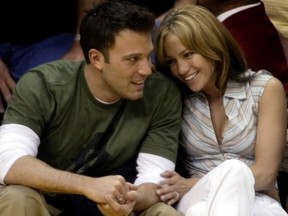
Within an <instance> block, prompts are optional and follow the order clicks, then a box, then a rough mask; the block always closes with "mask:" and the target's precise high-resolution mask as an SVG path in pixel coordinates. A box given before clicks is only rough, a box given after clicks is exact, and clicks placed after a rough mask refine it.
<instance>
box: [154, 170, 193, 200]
mask: <svg viewBox="0 0 288 216" xmlns="http://www.w3.org/2000/svg"><path fill="white" fill-rule="evenodd" d="M161 176H162V177H163V178H165V180H163V181H161V182H160V188H159V189H157V191H156V193H157V195H158V196H159V197H160V199H161V201H163V202H165V203H167V204H168V205H173V204H174V203H176V202H177V201H178V200H179V199H180V198H182V197H183V196H184V194H185V193H186V192H187V191H189V190H190V189H191V188H192V187H193V185H194V184H196V182H197V181H198V180H199V179H196V178H190V179H186V178H183V177H182V176H180V175H179V174H178V173H177V172H175V171H165V172H163V173H162V174H161Z"/></svg>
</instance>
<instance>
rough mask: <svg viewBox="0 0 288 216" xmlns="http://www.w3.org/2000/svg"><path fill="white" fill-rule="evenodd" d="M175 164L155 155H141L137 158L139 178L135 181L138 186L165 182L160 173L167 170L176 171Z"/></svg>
mask: <svg viewBox="0 0 288 216" xmlns="http://www.w3.org/2000/svg"><path fill="white" fill-rule="evenodd" d="M174 169H175V163H173V162H172V161H170V160H168V159H166V158H164V157H161V156H158V155H154V154H148V153H139V155H138V158H137V171H138V174H137V178H136V180H135V182H134V183H135V184H136V185H140V184H142V183H148V182H150V183H155V184H158V183H159V181H161V180H163V178H162V177H161V176H160V173H162V172H164V171H166V170H174Z"/></svg>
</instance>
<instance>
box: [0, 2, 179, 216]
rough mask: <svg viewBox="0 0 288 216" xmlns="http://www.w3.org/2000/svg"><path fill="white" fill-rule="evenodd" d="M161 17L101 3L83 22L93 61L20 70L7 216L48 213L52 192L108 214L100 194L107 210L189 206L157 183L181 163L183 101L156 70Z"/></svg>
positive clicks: (61, 204)
mask: <svg viewBox="0 0 288 216" xmlns="http://www.w3.org/2000/svg"><path fill="white" fill-rule="evenodd" d="M153 26H154V16H153V14H152V13H150V12H148V11H147V10H145V9H144V8H141V7H139V6H136V5H133V4H131V3H128V2H122V3H120V2H105V3H102V4H99V5H98V6H96V7H95V8H94V9H92V10H90V11H89V12H88V13H87V15H86V16H85V17H84V18H83V20H82V23H81V26H80V35H81V40H80V44H81V47H82V50H83V54H84V57H85V61H86V62H68V61H63V60H59V61H56V62H52V63H49V64H45V65H42V66H39V67H37V68H34V69H32V70H30V71H29V72H27V73H26V74H25V75H24V76H23V77H22V78H21V79H20V80H19V82H18V83H17V86H16V89H15V90H14V91H13V96H12V99H11V102H10V104H9V106H8V108H7V111H6V113H5V116H4V120H3V125H2V126H1V128H0V167H1V169H0V180H1V183H2V185H0V215H1V216H3V215H29V216H33V215H37V216H39V215H41V216H42V215H49V214H51V211H50V212H49V211H48V210H47V208H46V203H45V200H46V201H47V202H48V204H50V205H52V206H53V207H56V210H59V209H60V210H61V211H63V212H62V214H64V215H100V213H99V212H97V209H96V203H97V204H98V206H99V207H100V209H101V211H102V213H103V214H104V215H111V214H112V213H111V212H114V213H115V212H116V215H120V216H121V215H128V214H130V213H131V212H132V211H137V212H142V215H171V216H172V215H173V216H174V215H176V216H177V215H181V214H180V213H179V212H177V211H175V209H173V208H172V207H171V206H169V205H166V204H164V203H161V202H160V199H159V198H158V197H157V195H156V193H155V191H156V188H157V182H158V181H159V180H160V173H161V172H163V171H164V170H173V169H174V168H175V160H176V155H177V149H178V134H179V131H180V123H181V108H182V107H181V98H180V94H179V91H178V90H177V88H176V86H175V85H174V84H173V83H172V82H171V81H169V80H168V79H167V78H166V77H164V76H163V75H161V74H160V73H158V72H152V70H151V67H152V65H151V61H150V54H151V52H152V49H153V44H152V40H151V35H150V33H151V31H152V28H153ZM136 159H137V160H136ZM135 162H137V173H138V174H137V179H136V181H135V185H132V184H130V183H128V180H130V181H133V179H134V178H135V176H134V175H133V173H134V172H133V171H134V170H135V167H134V163H135ZM125 178H126V179H127V181H126V180H125ZM38 191H40V192H38ZM42 192H44V193H42ZM47 192H49V193H47ZM42 194H44V197H45V200H44V199H43V198H42ZM65 194H66V195H65ZM176 197H177V193H175V198H176ZM54 210H55V209H54Z"/></svg>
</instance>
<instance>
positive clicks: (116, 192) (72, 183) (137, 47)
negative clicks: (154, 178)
mask: <svg viewBox="0 0 288 216" xmlns="http://www.w3.org/2000/svg"><path fill="white" fill-rule="evenodd" d="M152 49H153V44H152V40H151V37H150V34H149V33H137V32H132V31H128V30H124V31H122V32H120V33H119V34H118V35H117V36H116V37H115V45H114V46H113V47H112V48H111V49H109V52H108V53H109V59H110V61H109V63H107V62H105V61H104V56H103V54H102V53H101V52H99V51H98V50H95V49H92V50H90V52H89V57H90V60H91V63H90V64H88V65H86V66H85V68H84V73H85V78H86V80H87V83H88V86H89V89H90V91H91V92H92V94H93V95H94V96H95V97H97V98H99V99H100V100H103V101H105V102H111V101H115V100H118V99H119V98H121V97H123V98H126V99H129V100H137V99H139V98H141V97H142V96H143V90H144V86H145V80H146V78H147V77H148V76H149V75H151V73H152V71H151V67H152V65H151V61H150V53H151V52H152ZM100 90H101V91H100ZM31 167H33V169H31ZM5 183H6V184H7V185H10V184H19V185H26V186H28V187H32V188H36V189H39V190H40V191H47V192H59V193H66V194H80V195H84V196H86V197H87V198H89V199H91V200H93V201H95V203H97V204H98V205H99V206H100V209H101V210H102V211H103V212H104V215H110V216H111V215H113V214H112V213H113V212H114V213H115V215H119V214H117V212H118V213H119V212H120V213H121V214H123V215H127V214H129V213H131V212H132V211H133V210H143V209H145V208H147V207H149V206H151V205H152V204H154V203H156V202H158V201H159V198H158V196H157V195H156V188H157V185H155V184H151V183H146V184H142V185H140V186H138V187H136V186H134V185H131V184H130V183H128V182H126V181H125V179H124V178H123V177H122V176H119V175H114V176H104V177H98V178H93V177H88V176H83V175H79V174H75V173H70V172H66V171H61V170H57V169H55V168H53V167H50V166H49V165H48V164H45V163H44V162H42V161H40V160H38V159H37V158H34V157H31V156H23V157H21V158H19V159H18V160H16V162H15V163H14V164H13V165H12V167H11V168H10V170H9V171H8V173H7V175H6V177H5ZM91 188H93V190H91ZM122 196H123V200H122V201H121V202H120V201H119V200H120V199H121V197H122ZM105 204H107V205H105Z"/></svg>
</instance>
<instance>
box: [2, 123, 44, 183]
mask: <svg viewBox="0 0 288 216" xmlns="http://www.w3.org/2000/svg"><path fill="white" fill-rule="evenodd" d="M39 144H40V139H39V137H38V135H37V134H36V133H35V132H34V131H33V130H31V129H30V128H28V127H26V126H23V125H19V124H5V125H2V126H1V127H0V167H1V169H0V184H3V185H4V184H5V183H4V178H5V176H6V175H7V172H8V170H9V169H10V167H11V166H12V165H13V163H14V162H15V161H16V160H17V159H19V158H20V157H22V156H24V155H31V156H34V157H36V155H37V153H38V146H39Z"/></svg>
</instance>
